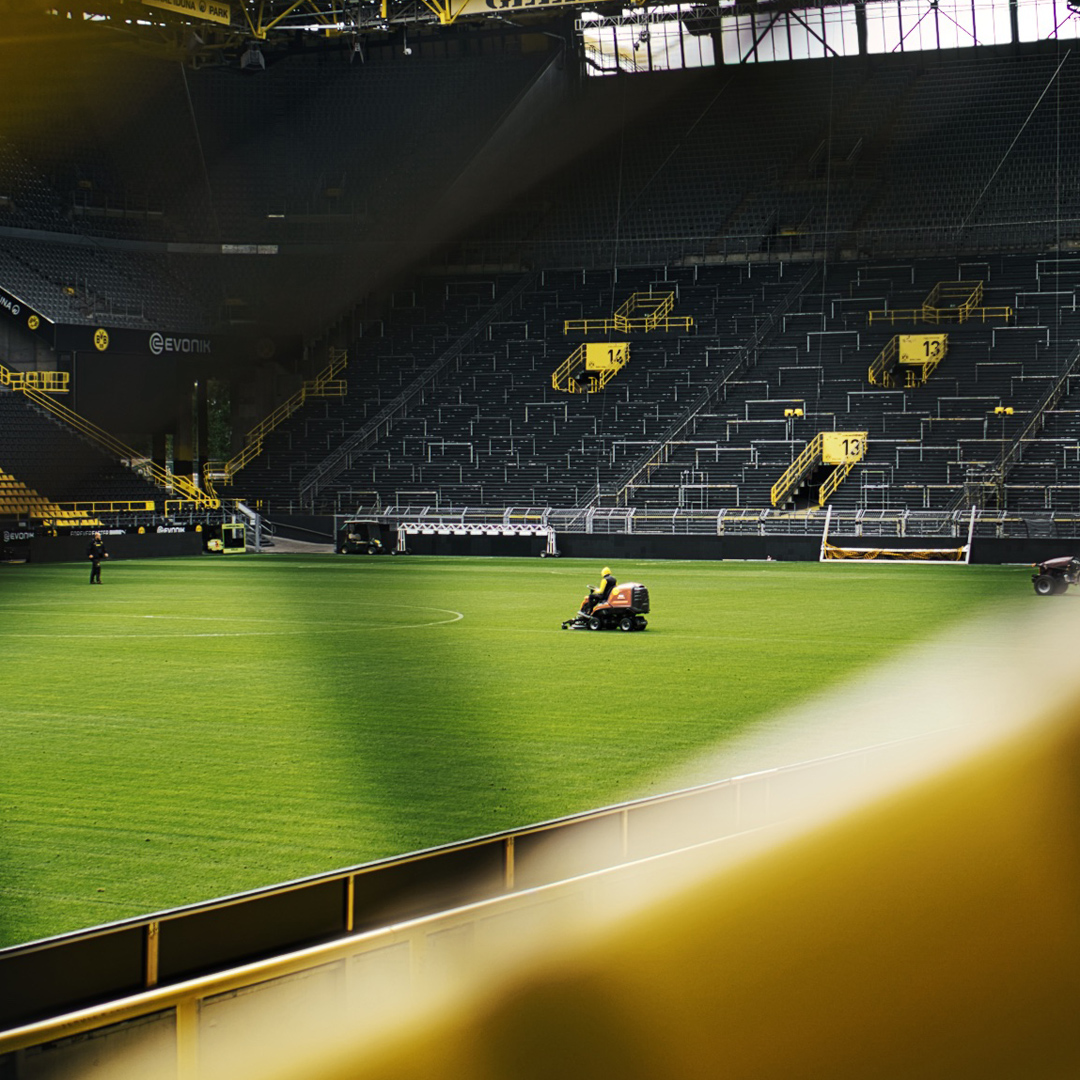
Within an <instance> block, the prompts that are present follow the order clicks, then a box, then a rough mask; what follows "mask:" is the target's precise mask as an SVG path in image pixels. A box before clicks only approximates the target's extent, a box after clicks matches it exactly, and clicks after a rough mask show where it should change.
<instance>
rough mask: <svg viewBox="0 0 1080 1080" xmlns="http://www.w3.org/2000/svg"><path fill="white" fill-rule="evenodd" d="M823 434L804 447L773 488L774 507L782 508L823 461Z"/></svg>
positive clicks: (771, 492)
mask: <svg viewBox="0 0 1080 1080" xmlns="http://www.w3.org/2000/svg"><path fill="white" fill-rule="evenodd" d="M821 442H822V440H821V432H818V434H817V435H815V436H814V437H813V438H812V439H811V440H810V441H809V442H808V443H807V444H806V446H804V447H803V449H802V452H801V453H800V454H799V456H798V457H797V458H796V459H795V460H794V461H793V462H792V463H791V464H790V465H789V466H788V467H787V468H786V469H785V470H784V471H783V473H781V475H780V479H779V480H777V481H776V483H775V484H773V486H772V491H770V492H769V498H770V500H771V501H772V504H773V506H780V505H781V504H782V503H784V502H786V501H787V497H788V496H789V495H790V494H791V493H792V492H793V491H794V490H795V489H796V488H797V487H798V486H799V484H800V483H802V481H803V480H804V479H805V478H806V477H807V476H808V475H809V474H810V473H811V472H812V471H813V470H814V469H815V468H816V467H817V465H818V464H819V463H820V461H821Z"/></svg>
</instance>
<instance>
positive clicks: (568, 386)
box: [551, 341, 630, 394]
mask: <svg viewBox="0 0 1080 1080" xmlns="http://www.w3.org/2000/svg"><path fill="white" fill-rule="evenodd" d="M629 361H630V345H629V343H628V342H625V341H604V342H599V341H592V342H588V343H586V344H583V345H579V346H578V347H577V348H576V349H575V350H574V351H573V352H572V353H571V354H570V355H569V356H568V357H567V358H566V359H565V360H564V361H563V362H562V363H561V364H560V365H559V366H558V367H557V368H556V369H555V370H554V371H553V372H552V373H551V385H552V386H553V387H554V388H555V389H556V390H563V391H565V392H566V393H568V394H590V393H593V392H594V391H596V390H602V389H603V388H604V387H605V386H607V384H608V383H609V382H611V380H612V379H613V378H614V377H615V375H616V373H617V372H619V371H622V369H623V368H624V367H626V365H627V364H628V363H629Z"/></svg>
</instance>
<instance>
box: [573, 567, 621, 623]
mask: <svg viewBox="0 0 1080 1080" xmlns="http://www.w3.org/2000/svg"><path fill="white" fill-rule="evenodd" d="M617 584H618V582H617V581H616V580H615V575H614V574H613V573H612V572H611V567H610V566H605V567H604V569H603V570H601V571H600V584H599V585H596V586H590V588H589V595H588V596H587V597H586V598H585V603H584V604H582V606H581V610H582V611H583V612H585V614H586V615H588V614H589V612H591V611H592V609H593V608H594V607H596V605H597V604H602V603H603V602H604V601H605V600H607V598H608V597H609V596H610V595H611V591H612V589H614V588H615V586H616V585H617Z"/></svg>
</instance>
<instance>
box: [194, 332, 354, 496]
mask: <svg viewBox="0 0 1080 1080" xmlns="http://www.w3.org/2000/svg"><path fill="white" fill-rule="evenodd" d="M348 362H349V353H348V351H347V350H346V349H335V348H331V349H330V363H329V364H328V365H327V366H326V367H325V368H324V369H323V370H322V371H321V372H319V374H318V375H316V376H315V378H314V379H308V380H306V381H305V382H304V383H303V385H302V386H301V387H300V389H299V390H297V391H296V393H295V394H293V396H292V397H291V398H289V399H288V400H287V401H284V402H282V403H281V404H280V405H279V406H278V407H277V408H276V409H275V410H274V411H273V412H272V413H270V415H269V416H267V417H265V418H264V419H262V420H260V421H259V423H258V424H256V425H255V427H253V428H252V429H251V430H250V431H249V432H248V433H247V434H246V435H245V436H244V447H243V449H242V450H241V451H240V452H239V453H238V454H236V455H235V456H233V457H231V458H230V459H229V460H228V461H208V462H207V463H206V470H205V473H206V478H207V481H208V484H210V483H212V482H213V481H214V480H221V481H223V482H224V483H226V484H231V483H232V482H233V479H234V477H235V476H236V474H237V473H238V472H239V471H240V470H241V469H242V468H244V466H245V465H248V464H250V463H251V462H252V461H254V460H255V458H257V457H258V456H259V455H260V454H261V453H262V449H263V443H264V441H265V439H266V436H267V435H269V434H270V432H272V431H273V430H274V429H275V428H276V427H277V426H278V425H279V424H281V423H283V422H284V421H285V420H287V419H288V418H289V417H290V416H292V414H293V413H294V412H296V410H297V409H299V408H300V406H301V405H303V404H304V402H305V401H307V400H308V399H309V398H330V397H338V398H342V397H344V396H345V394H346V392H347V391H348V388H349V384H348V383H347V382H346V381H345V380H344V379H339V378H338V375H339V374H340V373H341V372H342V370H344V368H345V365H346V364H347V363H348Z"/></svg>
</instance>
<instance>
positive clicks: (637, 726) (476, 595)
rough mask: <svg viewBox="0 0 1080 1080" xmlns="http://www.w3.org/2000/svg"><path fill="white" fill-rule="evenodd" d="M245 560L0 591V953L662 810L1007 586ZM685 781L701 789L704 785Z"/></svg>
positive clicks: (790, 569)
mask: <svg viewBox="0 0 1080 1080" xmlns="http://www.w3.org/2000/svg"><path fill="white" fill-rule="evenodd" d="M599 571H600V565H599V564H598V563H592V562H589V563H585V562H582V561H578V560H569V559H528V560H526V559H451V558H439V559H437V558H422V557H409V558H364V557H348V556H291V555H260V556H240V557H235V558H220V557H219V558H210V557H207V558H194V559H169V560H147V561H129V562H113V563H111V564H110V563H107V564H106V565H105V567H104V575H103V576H104V584H103V585H102V586H100V587H98V586H94V587H90V586H89V585H88V583H87V578H88V569H87V566H85V565H71V564H67V565H27V566H16V567H3V568H0V737H2V754H0V946H4V945H11V944H15V943H19V942H24V941H29V940H34V939H37V938H40V937H45V936H50V935H52V934H57V933H61V932H64V931H68V930H73V929H77V928H81V927H85V926H93V925H97V924H100V923H104V922H110V921H112V920H115V919H120V918H125V917H128V916H134V915H142V914H147V913H149V912H152V911H158V910H162V909H165V908H169V907H174V906H177V905H180V904H185V903H191V902H195V901H199V900H205V899H209V898H212V897H217V896H223V895H227V894H230V893H234V892H239V891H243V890H246V889H250V888H255V887H258V886H261V885H268V884H273V883H276V882H281V881H286V880H290V879H294V878H298V877H303V876H306V875H308V874H313V873H318V872H320V871H326V870H333V869H337V868H340V867H344V866H349V865H354V864H357V863H362V862H366V861H369V860H371V859H376V858H381V857H385V856H389V855H394V854H400V853H403V852H407V851H414V850H418V849H422V848H426V847H431V846H434V845H437V844H442V843H447V842H451V841H455V840H461V839H465V838H468V837H473V836H478V835H483V834H486V833H492V832H497V831H500V830H502V829H507V828H512V827H515V826H521V825H526V824H530V823H534V822H538V821H544V820H548V819H551V818H555V817H559V816H562V815H564V814H568V813H573V812H576V811H581V810H587V809H591V808H595V807H598V806H603V805H607V804H610V803H612V802H616V801H620V800H623V799H626V798H632V797H635V796H639V795H645V794H650V793H654V792H657V791H661V790H665V788H664V784H665V783H667V782H670V778H671V776H672V773H673V770H675V769H677V768H678V767H679V765H680V764H681V763H683V762H686V761H688V760H692V759H694V758H695V757H697V756H699V755H702V754H703V753H705V752H706V751H708V750H710V749H712V748H715V747H716V746H718V745H720V744H723V743H724V741H725V740H731V739H732V738H733V737H734V736H736V735H739V734H740V733H744V732H746V731H748V730H753V729H754V728H755V726H757V725H760V724H761V723H762V722H763V721H764V720H765V719H766V718H768V717H769V716H770V715H771V714H774V713H775V712H776V711H777V710H778V709H779V708H782V707H786V706H789V705H792V704H794V703H798V702H800V701H805V700H806V699H807V698H809V697H810V696H812V695H814V694H816V693H817V692H819V691H820V690H822V689H823V688H826V687H828V686H830V685H834V684H836V683H838V682H839V681H841V680H843V679H845V678H847V677H850V676H851V675H852V673H853V672H855V671H857V670H858V669H860V668H863V667H865V666H867V665H869V664H872V663H874V662H875V661H878V660H880V659H882V658H883V657H886V656H889V655H892V654H894V653H896V652H897V651H898V650H899V649H901V648H902V647H903V646H904V645H905V644H907V643H911V642H913V641H916V640H918V639H920V638H921V637H923V636H925V635H927V634H930V633H933V632H934V631H935V630H937V629H940V628H942V627H944V626H946V625H948V624H950V623H953V622H956V621H957V620H960V619H963V618H965V617H967V616H969V615H971V614H972V613H974V612H976V611H977V610H980V609H984V608H986V607H988V606H995V607H996V606H1000V605H1009V604H1030V603H1044V602H1045V601H1039V600H1037V599H1035V598H1034V597H1033V594H1032V592H1031V588H1030V585H1029V584H1028V582H1027V572H1026V571H1023V570H1021V569H1019V568H1015V567H1014V568H1004V567H963V566H913V565H875V566H865V565H862V566H860V565H850V564H844V565H832V564H829V565H824V566H822V565H818V564H795V563H741V562H723V563H702V562H644V561H643V562H636V563H632V564H616V565H615V571H616V573H617V575H618V576H619V579H620V580H621V581H629V580H637V581H642V582H644V583H645V584H646V585H647V586H648V587H649V590H650V593H651V597H652V613H651V614H650V616H649V629H648V630H647V631H645V632H644V633H631V634H625V633H621V632H619V631H614V632H602V633H591V632H588V631H584V632H573V631H566V632H563V631H562V630H561V629H560V623H561V622H562V620H563V619H566V618H569V617H570V616H571V615H572V614H573V612H574V611H575V610H576V609H577V607H578V604H579V601H580V599H581V596H582V595H583V593H584V590H585V586H586V583H587V582H589V581H596V580H597V578H598V576H599ZM702 779H704V777H702Z"/></svg>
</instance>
